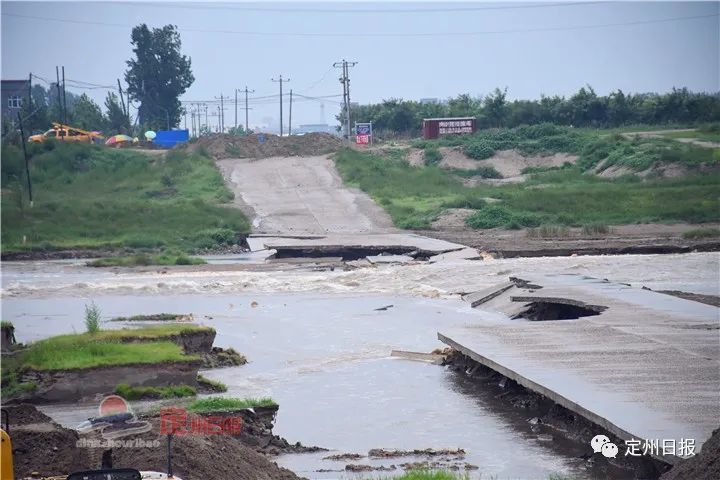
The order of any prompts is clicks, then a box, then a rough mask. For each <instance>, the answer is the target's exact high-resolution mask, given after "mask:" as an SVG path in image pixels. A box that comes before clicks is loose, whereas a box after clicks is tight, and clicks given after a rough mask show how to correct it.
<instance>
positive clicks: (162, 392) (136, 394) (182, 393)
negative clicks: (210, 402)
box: [115, 383, 197, 400]
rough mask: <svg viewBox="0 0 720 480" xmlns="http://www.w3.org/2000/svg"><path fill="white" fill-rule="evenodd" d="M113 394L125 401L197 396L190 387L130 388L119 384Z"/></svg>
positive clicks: (193, 388)
mask: <svg viewBox="0 0 720 480" xmlns="http://www.w3.org/2000/svg"><path fill="white" fill-rule="evenodd" d="M115 393H116V394H118V395H120V396H121V397H123V398H124V399H125V400H142V399H148V398H182V397H194V396H195V395H197V390H196V389H195V387H191V386H190V385H170V386H168V387H131V386H130V385H128V384H127V383H121V384H120V385H118V386H117V387H115Z"/></svg>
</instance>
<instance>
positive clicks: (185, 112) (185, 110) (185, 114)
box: [183, 107, 187, 130]
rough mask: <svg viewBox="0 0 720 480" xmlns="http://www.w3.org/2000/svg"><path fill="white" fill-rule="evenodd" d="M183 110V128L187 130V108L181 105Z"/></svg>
mask: <svg viewBox="0 0 720 480" xmlns="http://www.w3.org/2000/svg"><path fill="white" fill-rule="evenodd" d="M183 112H184V116H185V130H187V108H184V107H183Z"/></svg>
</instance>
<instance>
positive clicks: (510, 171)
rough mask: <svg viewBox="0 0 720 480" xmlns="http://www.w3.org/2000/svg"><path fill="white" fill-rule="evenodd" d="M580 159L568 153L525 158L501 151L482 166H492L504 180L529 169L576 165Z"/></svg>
mask: <svg viewBox="0 0 720 480" xmlns="http://www.w3.org/2000/svg"><path fill="white" fill-rule="evenodd" d="M577 159H578V157H577V156H575V155H569V154H567V153H556V154H554V155H546V156H525V155H522V154H521V153H519V152H518V151H516V150H500V151H498V152H495V155H493V156H492V157H490V158H488V159H487V160H482V161H480V162H479V163H480V165H486V166H492V167H494V168H495V170H497V171H498V172H500V175H502V176H503V178H509V177H517V176H519V175H521V174H522V171H523V170H524V169H525V168H529V167H546V168H547V167H562V166H563V164H565V163H573V164H574V163H575V162H577Z"/></svg>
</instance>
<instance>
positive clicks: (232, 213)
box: [1, 142, 249, 261]
mask: <svg viewBox="0 0 720 480" xmlns="http://www.w3.org/2000/svg"><path fill="white" fill-rule="evenodd" d="M29 147H30V150H31V152H30V153H31V154H32V167H31V178H32V181H33V196H34V203H35V205H34V207H32V208H30V206H29V205H28V202H27V198H28V194H27V191H26V179H25V173H24V172H25V167H24V160H23V156H22V152H21V150H20V148H19V147H17V146H14V145H3V147H2V170H1V171H2V189H3V215H2V252H3V253H7V252H17V251H28V250H43V251H51V250H62V249H78V248H88V249H118V250H119V249H123V248H126V249H131V250H137V249H151V250H158V249H173V248H174V249H177V250H179V251H188V252H190V251H197V250H200V249H208V248H214V247H218V246H222V245H226V244H230V243H234V242H235V237H236V234H237V233H240V232H247V231H249V224H248V222H247V220H246V219H245V217H244V216H243V215H242V213H241V212H240V211H239V210H237V209H234V208H230V207H223V206H221V205H220V204H222V203H227V202H229V201H231V200H232V198H233V194H232V192H231V191H230V190H228V189H227V187H226V186H225V184H224V182H223V179H222V176H221V174H220V172H219V171H218V170H217V168H216V167H215V165H214V164H213V162H212V161H211V160H210V159H209V158H206V157H203V156H201V155H198V154H190V153H187V152H185V151H181V150H171V151H169V152H167V153H166V154H165V155H164V156H150V155H148V154H146V153H141V152H136V151H131V150H118V149H109V148H105V147H101V146H95V145H77V144H56V143H54V142H46V143H43V144H38V145H30V146H29ZM23 237H25V238H26V242H25V243H24V242H23ZM175 260H176V261H177V258H176V259H175ZM181 261H183V260H181Z"/></svg>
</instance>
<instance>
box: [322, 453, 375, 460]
mask: <svg viewBox="0 0 720 480" xmlns="http://www.w3.org/2000/svg"><path fill="white" fill-rule="evenodd" d="M361 458H365V455H360V454H359V453H337V454H335V455H330V456H327V457H323V460H360V459H361Z"/></svg>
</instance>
